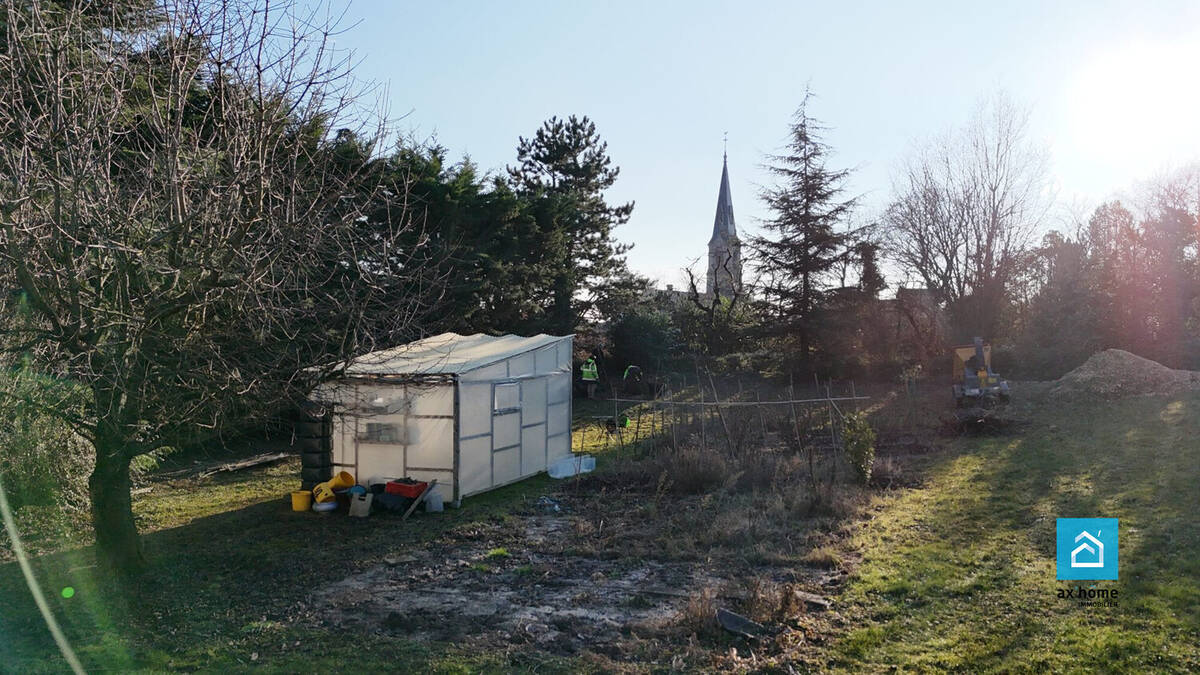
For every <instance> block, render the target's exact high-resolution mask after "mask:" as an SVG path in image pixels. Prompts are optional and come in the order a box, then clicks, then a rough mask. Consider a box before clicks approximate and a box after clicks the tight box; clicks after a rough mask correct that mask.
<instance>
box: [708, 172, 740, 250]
mask: <svg viewBox="0 0 1200 675" xmlns="http://www.w3.org/2000/svg"><path fill="white" fill-rule="evenodd" d="M722 239H737V226H736V225H735V224H734V222H733V192H732V191H731V190H730V189H729V156H728V155H727V154H725V155H723V156H722V158H721V189H720V192H718V193H717V217H716V218H715V219H713V233H712V240H711V241H710V242H709V243H713V242H717V241H720V240H722Z"/></svg>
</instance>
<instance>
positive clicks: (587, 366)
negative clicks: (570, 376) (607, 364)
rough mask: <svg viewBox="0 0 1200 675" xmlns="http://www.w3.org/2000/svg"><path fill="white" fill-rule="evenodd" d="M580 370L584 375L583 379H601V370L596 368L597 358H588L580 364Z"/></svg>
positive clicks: (592, 380)
mask: <svg viewBox="0 0 1200 675" xmlns="http://www.w3.org/2000/svg"><path fill="white" fill-rule="evenodd" d="M579 372H580V373H581V374H582V375H583V379H584V380H585V381H588V382H595V381H596V380H599V379H600V372H599V371H598V370H597V369H596V360H595V359H588V360H587V361H584V362H583V365H582V366H579Z"/></svg>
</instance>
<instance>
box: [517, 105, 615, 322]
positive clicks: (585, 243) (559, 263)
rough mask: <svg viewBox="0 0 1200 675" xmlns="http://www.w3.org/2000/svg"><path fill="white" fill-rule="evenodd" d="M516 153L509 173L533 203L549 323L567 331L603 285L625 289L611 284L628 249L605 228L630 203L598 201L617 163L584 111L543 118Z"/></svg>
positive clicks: (611, 225) (601, 292) (592, 303)
mask: <svg viewBox="0 0 1200 675" xmlns="http://www.w3.org/2000/svg"><path fill="white" fill-rule="evenodd" d="M517 160H518V161H519V162H520V164H519V165H518V166H515V167H509V168H508V173H509V177H510V179H511V182H512V184H513V186H514V188H515V189H516V191H517V194H518V195H520V196H522V197H524V198H526V199H528V200H530V201H531V202H532V203H533V204H534V213H535V217H536V218H537V222H538V227H539V229H540V230H541V236H542V243H543V247H544V248H543V251H542V253H543V255H545V256H547V257H548V263H549V264H550V265H551V268H552V269H551V270H550V278H551V284H550V289H551V297H550V298H549V299H548V301H549V306H548V310H547V314H548V321H549V324H550V326H549V328H550V329H551V330H553V331H555V332H558V333H564V334H565V333H570V332H574V330H575V328H576V326H577V325H578V323H579V321H580V319H581V318H582V317H584V316H585V315H586V314H588V313H589V311H591V310H592V309H593V308H594V307H596V306H597V304H598V303H600V304H603V299H604V296H605V294H606V293H607V291H608V290H610V289H616V290H618V291H620V292H626V291H627V290H628V284H624V283H617V284H614V283H612V282H613V281H614V280H619V279H621V278H623V277H627V276H628V273H627V269H626V267H625V258H624V254H625V252H626V251H628V250H629V246H627V245H623V244H619V243H617V242H616V240H614V239H613V228H615V227H616V226H618V225H621V224H623V223H625V222H628V220H629V215H630V214H631V213H632V212H633V202H629V203H627V204H621V205H616V206H614V205H610V204H609V203H608V202H606V201H605V199H604V191H605V190H607V189H608V188H610V187H612V185H613V183H614V182H616V180H617V175H618V174H619V173H620V170H619V169H618V168H617V167H614V166H611V164H612V160H611V159H610V158H609V156H608V144H607V143H605V142H604V141H602V140H601V139H600V135H599V134H598V133H597V132H596V125H595V123H593V122H592V121H591V120H589V119H588V118H587V117H576V116H574V115H572V116H571V117H569V118H567V119H565V120H560V119H558V118H557V117H552V118H550V119H549V120H547V121H546V122H545V123H543V124H542V126H541V128H540V129H538V130H537V132H536V133H535V134H534V136H533V137H532V138H524V137H522V138H520V140H519V143H518V146H517ZM581 291H582V293H581Z"/></svg>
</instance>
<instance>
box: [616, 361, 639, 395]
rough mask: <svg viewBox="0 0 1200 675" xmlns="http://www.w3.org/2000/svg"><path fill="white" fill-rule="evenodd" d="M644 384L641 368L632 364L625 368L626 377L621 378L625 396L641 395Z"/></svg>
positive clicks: (622, 390)
mask: <svg viewBox="0 0 1200 675" xmlns="http://www.w3.org/2000/svg"><path fill="white" fill-rule="evenodd" d="M641 384H642V369H641V367H640V366H635V365H632V364H630V365H629V366H628V367H626V368H625V375H623V376H622V377H621V393H622V394H625V395H630V394H634V395H636V394H638V393H640V389H641Z"/></svg>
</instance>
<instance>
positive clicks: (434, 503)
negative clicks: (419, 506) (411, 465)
mask: <svg viewBox="0 0 1200 675" xmlns="http://www.w3.org/2000/svg"><path fill="white" fill-rule="evenodd" d="M442 508H443V504H442V493H441V492H438V489H437V488H434V489H432V490H430V491H429V492H428V493H427V494H426V495H425V510H426V511H427V512H429V513H441V512H442Z"/></svg>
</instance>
